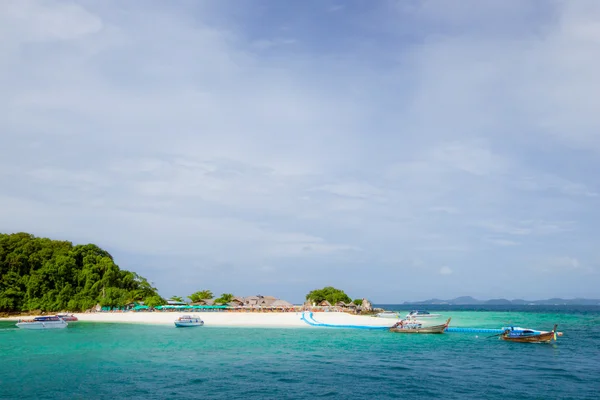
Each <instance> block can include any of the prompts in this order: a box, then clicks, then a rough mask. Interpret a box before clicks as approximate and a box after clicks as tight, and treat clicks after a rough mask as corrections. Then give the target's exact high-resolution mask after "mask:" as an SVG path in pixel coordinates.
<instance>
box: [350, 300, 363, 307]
mask: <svg viewBox="0 0 600 400" xmlns="http://www.w3.org/2000/svg"><path fill="white" fill-rule="evenodd" d="M352 302H353V303H354V304H356V305H357V306H360V305H362V302H363V301H362V299H354V300H352Z"/></svg>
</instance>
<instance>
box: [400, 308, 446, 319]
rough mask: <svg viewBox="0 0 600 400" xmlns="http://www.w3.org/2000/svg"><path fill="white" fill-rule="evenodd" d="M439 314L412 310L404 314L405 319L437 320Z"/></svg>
mask: <svg viewBox="0 0 600 400" xmlns="http://www.w3.org/2000/svg"><path fill="white" fill-rule="evenodd" d="M441 316H442V315H441V314H431V313H430V312H429V311H421V310H413V311H411V312H409V313H408V314H406V318H437V317H441Z"/></svg>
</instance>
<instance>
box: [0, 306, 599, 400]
mask: <svg viewBox="0 0 600 400" xmlns="http://www.w3.org/2000/svg"><path fill="white" fill-rule="evenodd" d="M386 307H387V308H388V309H397V310H400V311H402V312H408V311H409V308H407V306H386ZM410 308H412V307H410ZM421 308H423V306H421ZM436 308H437V309H439V308H440V307H429V306H426V309H427V310H429V311H432V310H434V309H436ZM442 308H443V307H442ZM450 308H452V307H449V308H446V309H444V310H442V311H439V312H440V313H442V314H443V316H444V317H449V316H451V317H452V322H451V326H457V327H458V326H460V327H481V328H500V327H502V326H504V325H507V324H514V325H518V326H522V327H528V328H534V329H541V330H550V329H551V328H552V326H553V324H554V323H557V324H559V331H562V332H563V336H562V337H559V338H558V342H552V343H551V344H522V343H508V342H504V341H501V340H499V339H498V338H496V337H493V338H490V337H488V336H489V335H486V334H473V333H446V334H444V335H402V334H394V333H390V332H386V331H376V330H354V329H331V328H312V329H294V328H288V329H274V328H265V329H255V328H216V327H210V326H204V327H200V328H188V329H176V328H174V327H172V326H152V325H129V324H108V323H107V324H102V323H85V322H76V323H71V324H70V325H69V327H68V328H67V329H58V330H48V331H27V330H21V329H15V328H14V323H10V322H0V398H1V399H124V398H128V399H145V400H147V399H228V400H230V399H234V398H244V399H312V398H336V399H337V398H339V399H398V398H411V399H420V398H441V399H502V400H507V399H599V398H600V307H541V306H536V307H533V308H532V307H517V306H509V307H507V306H504V307H503V308H502V309H496V310H489V307H487V308H488V309H485V310H477V309H476V308H477V307H471V309H470V310H464V309H460V310H456V309H454V310H452V309H450ZM454 308H457V307H456V306H455V307H454ZM458 308H460V307H458Z"/></svg>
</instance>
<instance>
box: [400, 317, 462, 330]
mask: <svg viewBox="0 0 600 400" xmlns="http://www.w3.org/2000/svg"><path fill="white" fill-rule="evenodd" d="M448 325H450V318H448V320H447V321H446V323H445V324H442V325H433V326H423V324H422V323H420V322H415V321H412V320H406V319H403V320H400V321H398V322H396V323H395V324H394V325H393V326H392V327H390V332H395V333H444V332H445V331H446V328H448Z"/></svg>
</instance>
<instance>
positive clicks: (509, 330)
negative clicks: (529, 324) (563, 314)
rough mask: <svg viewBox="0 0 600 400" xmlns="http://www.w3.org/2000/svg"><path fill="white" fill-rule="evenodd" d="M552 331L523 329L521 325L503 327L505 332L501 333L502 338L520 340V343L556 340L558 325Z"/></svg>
mask: <svg viewBox="0 0 600 400" xmlns="http://www.w3.org/2000/svg"><path fill="white" fill-rule="evenodd" d="M557 326H558V325H557V324H555V325H554V328H552V330H551V331H549V332H547V331H536V330H534V329H523V328H520V327H514V326H510V327H503V328H502V329H503V330H504V332H503V333H502V334H501V335H500V339H502V340H506V341H509V342H520V343H549V342H551V341H552V339H554V341H556V336H557V332H556V327H557Z"/></svg>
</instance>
